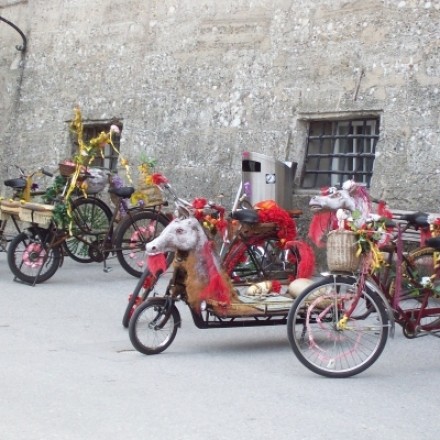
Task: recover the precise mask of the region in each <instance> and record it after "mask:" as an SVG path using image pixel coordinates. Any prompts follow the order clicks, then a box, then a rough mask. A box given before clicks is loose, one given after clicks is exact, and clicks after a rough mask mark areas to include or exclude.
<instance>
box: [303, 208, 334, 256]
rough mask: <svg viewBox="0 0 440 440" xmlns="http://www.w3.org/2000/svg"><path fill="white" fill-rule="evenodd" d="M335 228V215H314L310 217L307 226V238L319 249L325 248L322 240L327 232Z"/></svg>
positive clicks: (327, 212)
mask: <svg viewBox="0 0 440 440" xmlns="http://www.w3.org/2000/svg"><path fill="white" fill-rule="evenodd" d="M336 228H337V219H336V214H335V213H334V212H332V211H322V212H318V213H316V214H315V215H314V216H313V217H312V221H311V222H310V226H309V234H308V237H309V238H310V240H312V242H313V243H314V244H315V245H316V246H317V247H319V248H322V247H324V246H325V242H323V241H322V238H323V237H324V235H325V234H327V232H328V231H331V230H333V229H336Z"/></svg>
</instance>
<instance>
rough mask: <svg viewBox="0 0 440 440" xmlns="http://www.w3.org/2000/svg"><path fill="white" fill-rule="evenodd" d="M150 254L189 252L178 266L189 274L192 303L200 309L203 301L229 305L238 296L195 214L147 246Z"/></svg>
mask: <svg viewBox="0 0 440 440" xmlns="http://www.w3.org/2000/svg"><path fill="white" fill-rule="evenodd" d="M146 251H147V254H149V255H157V254H160V253H164V252H176V251H180V252H181V253H182V252H187V253H188V255H187V256H186V257H185V258H181V259H176V260H175V265H177V266H180V267H182V268H183V269H184V270H185V271H186V273H187V277H186V283H185V284H186V292H187V297H188V303H189V304H191V305H192V306H193V307H194V309H196V310H199V309H200V304H201V303H202V302H203V301H209V300H214V301H217V302H218V303H219V304H221V305H222V307H226V308H227V307H228V306H229V305H230V303H231V301H232V300H234V299H235V298H236V293H235V291H234V290H233V289H232V286H231V283H230V280H229V278H228V276H227V275H226V274H225V273H224V271H223V270H222V269H221V265H220V259H219V257H218V255H217V253H216V252H215V250H214V244H213V242H211V241H209V240H208V237H207V236H206V233H205V231H204V230H203V227H202V226H201V224H200V223H199V222H198V220H197V219H196V218H194V217H188V218H176V219H175V220H173V221H172V222H171V223H170V224H169V225H168V226H167V227H166V228H165V229H164V230H163V231H162V233H161V234H160V235H159V237H157V238H155V239H154V240H152V241H150V242H149V243H148V244H147V246H146Z"/></svg>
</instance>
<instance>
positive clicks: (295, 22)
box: [0, 0, 440, 211]
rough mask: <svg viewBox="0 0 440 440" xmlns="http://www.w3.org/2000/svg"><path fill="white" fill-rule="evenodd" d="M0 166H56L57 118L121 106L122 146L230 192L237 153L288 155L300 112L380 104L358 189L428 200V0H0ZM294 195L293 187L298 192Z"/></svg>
mask: <svg viewBox="0 0 440 440" xmlns="http://www.w3.org/2000/svg"><path fill="white" fill-rule="evenodd" d="M0 14H1V15H2V16H4V17H5V18H8V19H10V20H11V21H13V22H15V23H16V24H17V25H18V26H20V28H21V29H22V30H23V31H24V32H25V33H26V35H27V37H28V50H27V52H26V54H25V58H24V61H23V65H22V67H20V66H18V65H17V64H18V63H17V56H19V55H20V54H19V53H18V52H17V51H16V50H15V45H16V44H19V43H20V42H21V39H20V36H19V35H18V34H17V33H16V32H15V31H13V30H12V29H10V28H9V27H8V26H6V25H4V24H3V23H0V38H1V41H2V45H1V47H0V60H1V66H0V82H1V83H0V85H1V89H0V93H1V96H0V98H1V102H0V109H1V115H0V118H1V119H0V122H1V123H2V131H1V135H0V147H1V151H2V155H1V158H0V166H1V168H0V172H1V173H2V175H4V174H5V173H6V165H7V164H9V163H19V164H23V163H25V164H26V165H28V166H30V167H32V166H34V165H35V166H37V165H42V164H44V165H48V164H52V165H54V166H55V165H56V164H57V163H58V161H59V160H60V159H64V158H66V157H68V156H69V155H70V148H71V146H70V144H69V137H68V129H67V126H68V124H67V123H66V121H68V120H69V119H71V117H72V115H73V112H72V109H73V107H74V106H75V105H76V104H79V105H80V107H81V109H82V112H83V116H84V118H88V119H110V118H112V117H117V118H120V119H122V121H123V124H124V128H123V137H122V141H121V146H122V150H123V152H124V154H125V155H126V156H128V158H129V159H130V160H131V161H132V162H134V163H135V162H136V160H137V159H138V158H139V155H140V153H141V152H145V153H146V154H147V155H149V156H152V157H155V158H157V159H158V170H160V171H162V172H164V174H166V175H167V176H168V177H169V178H170V180H171V181H172V182H173V183H174V184H175V186H176V187H177V188H178V190H179V192H180V193H181V194H182V195H183V196H187V197H191V196H196V195H198V196H200V195H206V196H209V197H214V196H215V195H216V194H218V193H220V192H222V193H224V194H225V196H226V199H225V200H226V203H228V205H229V206H230V203H231V202H232V199H233V197H234V195H235V191H236V187H237V185H238V183H239V180H240V173H241V153H242V152H243V151H256V152H260V153H264V154H268V155H271V156H274V157H276V158H277V159H280V160H291V161H295V162H298V163H299V170H300V169H301V167H302V164H303V160H304V153H305V149H304V147H305V134H306V131H305V130H306V123H307V120H308V119H310V118H313V117H335V116H336V115H347V114H351V113H352V112H357V114H371V113H374V114H379V115H380V116H381V123H380V124H381V127H380V129H381V139H380V141H379V143H378V148H377V159H376V162H375V169H374V178H373V182H372V192H373V194H374V195H375V196H377V197H383V198H385V199H387V200H389V201H390V204H391V205H392V206H398V207H400V208H407V209H424V210H430V211H433V210H435V211H438V210H440V203H439V195H438V194H439V193H438V192H437V191H435V189H436V188H438V187H439V183H440V178H439V170H440V155H439V154H438V143H439V142H438V141H439V101H440V93H439V83H440V79H439V78H440V67H439V55H440V54H439V51H440V48H439V44H438V41H439V36H440V35H439V34H440V29H439V22H440V1H419V0H402V1H400V0H362V1H357V0H353V1H346V0H314V1H310V2H304V1H300V0H222V1H221V2H219V1H217V0H142V1H141V0H131V1H129V2H127V1H126V0H101V1H100V2H89V1H85V0H32V2H28V1H19V0H17V1H14V0H0ZM11 66H12V68H11ZM309 195H310V194H307V193H306V194H304V192H301V191H298V190H296V191H295V195H294V197H295V200H296V201H297V203H298V204H299V205H301V204H302V205H304V204H305V203H306V202H307V200H308V197H309Z"/></svg>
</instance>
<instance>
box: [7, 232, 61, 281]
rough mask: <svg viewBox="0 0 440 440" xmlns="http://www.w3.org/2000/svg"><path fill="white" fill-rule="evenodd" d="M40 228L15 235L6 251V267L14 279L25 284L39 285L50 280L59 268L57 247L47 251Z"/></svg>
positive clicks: (59, 255)
mask: <svg viewBox="0 0 440 440" xmlns="http://www.w3.org/2000/svg"><path fill="white" fill-rule="evenodd" d="M46 234H48V231H47V230H46V229H42V228H30V229H27V230H25V231H23V232H21V233H20V234H18V235H16V236H15V237H14V238H13V239H12V240H11V242H10V243H9V246H8V250H7V257H8V265H9V268H10V269H11V272H12V273H13V275H14V277H16V278H18V279H19V280H21V281H23V282H24V283H27V284H32V285H33V284H39V283H43V282H45V281H47V280H48V279H49V278H51V277H52V276H53V275H54V274H55V272H56V271H57V270H58V267H59V266H60V263H61V259H62V254H61V249H60V247H59V246H56V247H53V248H51V249H49V251H47V247H46V244H45V242H46V240H45V238H46Z"/></svg>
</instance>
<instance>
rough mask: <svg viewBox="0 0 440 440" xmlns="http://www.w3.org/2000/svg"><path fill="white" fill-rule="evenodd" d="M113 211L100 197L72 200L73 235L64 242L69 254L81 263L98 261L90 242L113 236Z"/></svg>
mask: <svg viewBox="0 0 440 440" xmlns="http://www.w3.org/2000/svg"><path fill="white" fill-rule="evenodd" d="M111 218H112V212H111V210H110V208H109V207H108V206H107V205H106V203H105V202H103V201H102V200H100V199H96V198H87V199H86V198H80V199H75V200H73V201H72V236H71V237H68V238H67V239H66V240H65V241H64V242H63V248H64V250H65V252H66V254H67V255H69V257H70V258H72V259H73V260H75V261H77V262H79V263H91V262H92V261H96V258H93V257H92V254H91V252H90V243H93V242H99V240H100V239H104V240H105V239H107V238H108V236H111V234H112V229H111V228H110V222H111Z"/></svg>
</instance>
